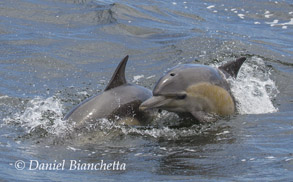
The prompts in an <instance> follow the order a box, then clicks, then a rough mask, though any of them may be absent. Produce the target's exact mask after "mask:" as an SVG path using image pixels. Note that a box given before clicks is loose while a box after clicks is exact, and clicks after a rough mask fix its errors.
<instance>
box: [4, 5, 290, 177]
mask: <svg viewBox="0 0 293 182" xmlns="http://www.w3.org/2000/svg"><path fill="white" fill-rule="evenodd" d="M0 41H1V44H0V55H1V56H0V181H9V182H10V181H30V182H31V181H292V179H293V142H292V141H293V140H292V139H293V74H292V73H293V58H292V56H293V4H292V2H291V1H290V0H275V1H271V0H258V1H252V0H243V1H233V0H203V1H191V0H190V1H189V0H186V1H178V0H177V1H176V0H170V1H169V0H163V1H152V0H149V1H142V0H134V1H128V0H121V1H116V0H109V1H107V0H101V1H97V0H2V1H1V2H0ZM125 55H129V56H130V58H129V62H128V65H127V68H126V77H127V80H128V81H129V82H131V83H135V84H138V85H142V86H145V87H147V88H149V89H152V88H153V87H154V85H155V83H156V81H157V80H158V79H159V78H160V77H161V76H162V75H163V74H164V73H165V72H166V71H168V69H170V68H172V67H173V66H176V65H178V64H184V63H196V64H206V65H212V66H218V65H222V64H224V63H225V62H227V61H231V60H234V59H236V58H238V57H241V56H246V57H247V61H246V62H245V63H244V65H243V67H242V68H241V70H240V73H239V75H238V77H237V79H230V80H229V82H230V84H231V88H232V92H233V94H234V96H235V99H236V101H237V109H238V113H237V114H236V115H234V116H231V117H230V118H224V119H221V120H219V121H217V122H216V123H213V124H203V125H199V126H198V125H195V126H192V127H190V128H180V129H172V128H169V127H168V126H164V124H163V123H166V122H173V121H176V119H178V118H177V117H176V116H174V114H172V113H168V112H166V111H163V112H161V113H158V114H157V116H156V119H155V122H157V123H159V126H160V127H149V128H139V127H127V126H120V125H116V124H115V123H112V122H110V121H108V120H106V119H101V120H100V121H99V122H98V123H97V125H95V126H88V127H87V128H85V129H82V130H80V131H76V130H73V129H72V127H73V126H71V124H70V123H66V121H64V120H62V118H63V117H64V115H65V114H66V113H67V112H68V111H69V110H70V109H71V108H72V107H74V106H75V105H77V104H78V103H80V102H81V101H83V100H84V99H86V98H88V97H90V96H92V95H95V94H98V93H100V92H102V91H103V89H104V88H105V86H106V84H107V83H108V81H109V79H110V78H111V76H112V73H113V71H114V70H115V68H116V66H117V64H118V63H119V61H120V60H121V59H122V58H123V57H124V56H125Z"/></svg>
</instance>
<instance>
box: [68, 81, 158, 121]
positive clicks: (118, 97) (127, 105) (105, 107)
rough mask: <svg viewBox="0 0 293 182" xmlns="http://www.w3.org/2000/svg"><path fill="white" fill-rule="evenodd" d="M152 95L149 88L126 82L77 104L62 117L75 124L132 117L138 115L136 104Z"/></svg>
mask: <svg viewBox="0 0 293 182" xmlns="http://www.w3.org/2000/svg"><path fill="white" fill-rule="evenodd" d="M151 96H152V93H151V91H150V90H148V89H146V88H144V87H140V86H137V85H131V84H126V85H122V86H119V87H115V88H113V89H110V90H108V91H105V92H103V93H101V94H99V95H97V96H94V97H91V98H89V99H88V100H86V101H84V102H82V103H81V104H79V105H78V106H77V107H76V108H74V109H73V110H72V111H70V112H69V113H68V114H67V115H66V116H65V118H64V119H67V120H69V121H72V122H75V123H76V124H77V125H82V124H84V123H88V122H89V123H92V122H95V121H96V120H98V119H101V118H108V119H109V118H115V116H116V115H117V116H118V117H133V116H131V114H133V113H135V114H136V115H138V113H137V112H138V111H137V108H138V106H139V105H140V104H141V103H142V102H143V101H145V100H146V99H148V98H149V97H151Z"/></svg>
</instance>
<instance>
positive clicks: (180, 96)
mask: <svg viewBox="0 0 293 182" xmlns="http://www.w3.org/2000/svg"><path fill="white" fill-rule="evenodd" d="M185 98H186V95H185V94H184V95H177V96H176V99H179V100H183V99H185Z"/></svg>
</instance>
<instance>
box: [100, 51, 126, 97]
mask: <svg viewBox="0 0 293 182" xmlns="http://www.w3.org/2000/svg"><path fill="white" fill-rule="evenodd" d="M128 57H129V56H128V55H127V56H126V57H125V58H123V59H122V61H121V62H120V63H119V65H118V66H117V68H116V70H115V72H114V73H113V75H112V78H111V80H110V82H109V83H108V85H107V87H106V88H105V91H107V90H110V89H112V88H115V87H118V86H121V85H124V84H126V83H127V81H126V79H125V67H126V63H127V61H128Z"/></svg>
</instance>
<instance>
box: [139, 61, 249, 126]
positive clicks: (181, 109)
mask: <svg viewBox="0 0 293 182" xmlns="http://www.w3.org/2000/svg"><path fill="white" fill-rule="evenodd" d="M245 60H246V58H245V57H241V58H239V59H237V60H236V61H232V62H228V63H226V64H224V65H222V66H220V67H218V68H213V67H211V66H206V65H200V64H182V65H178V66H176V67H174V68H172V69H171V70H170V71H168V72H167V73H166V75H164V76H163V77H161V78H160V79H159V81H158V82H157V84H156V85H155V87H154V89H153V97H151V98H149V99H148V100H146V101H144V102H143V103H142V104H141V105H140V110H141V111H144V110H146V109H150V108H157V109H163V110H167V111H171V112H175V113H177V114H178V115H179V116H189V118H193V120H194V119H196V121H198V122H200V123H202V122H207V121H214V119H215V118H217V117H218V116H228V115H231V114H233V113H235V110H236V107H235V100H234V97H233V95H232V94H231V90H230V86H229V84H228V82H227V80H226V79H227V78H228V77H234V78H236V76H237V73H238V71H239V69H240V67H241V65H242V64H243V62H244V61H245ZM190 116H191V117H190ZM213 116H217V117H213Z"/></svg>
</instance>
